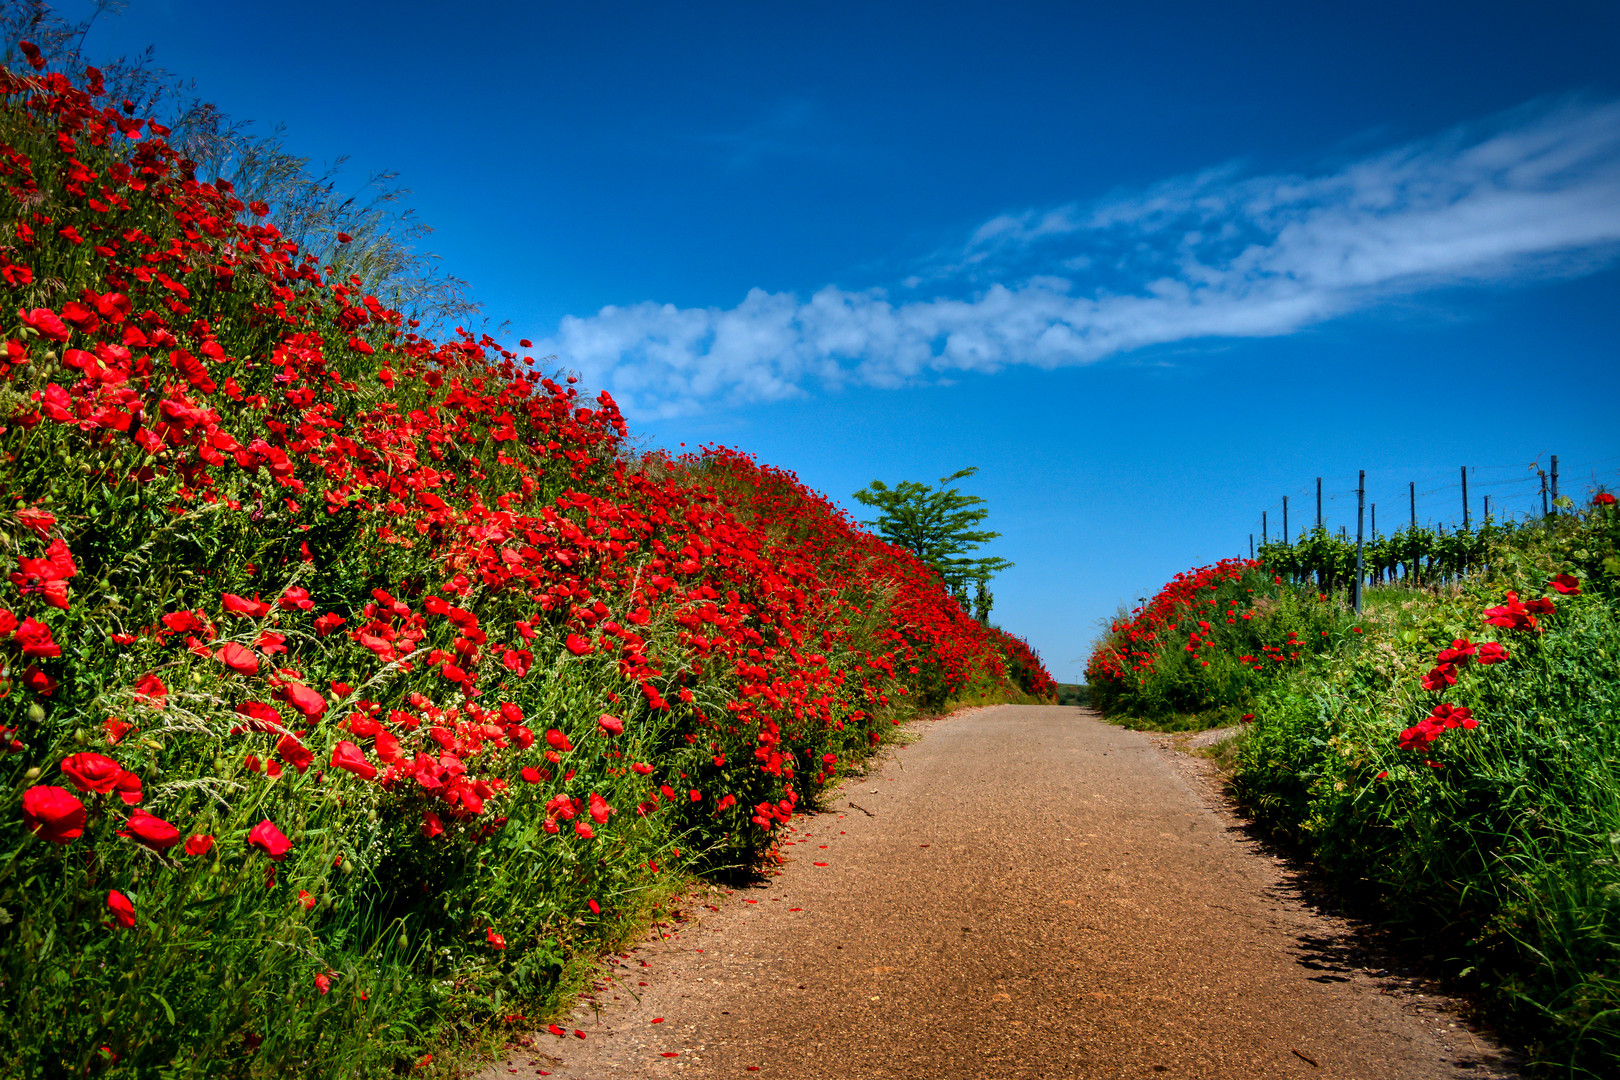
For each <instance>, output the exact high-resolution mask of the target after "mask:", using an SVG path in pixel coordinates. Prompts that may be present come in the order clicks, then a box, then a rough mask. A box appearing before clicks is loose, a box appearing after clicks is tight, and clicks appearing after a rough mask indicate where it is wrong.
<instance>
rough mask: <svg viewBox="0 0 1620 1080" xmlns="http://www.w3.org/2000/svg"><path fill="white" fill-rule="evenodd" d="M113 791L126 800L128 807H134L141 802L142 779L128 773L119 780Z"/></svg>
mask: <svg viewBox="0 0 1620 1080" xmlns="http://www.w3.org/2000/svg"><path fill="white" fill-rule="evenodd" d="M113 790H114V791H116V792H117V793H118V797H119V798H120V799H122V800H124V804H125V805H126V806H134V805H135V804H136V803H138V802H140V801H141V778H140V777H139V776H137V775H135V774H134V773H132V772H126V773H124V775H122V776H120V777H119V778H118V783H117V784H115V785H114V786H113Z"/></svg>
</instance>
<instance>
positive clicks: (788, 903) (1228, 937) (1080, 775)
mask: <svg viewBox="0 0 1620 1080" xmlns="http://www.w3.org/2000/svg"><path fill="white" fill-rule="evenodd" d="M916 730H917V731H918V732H919V734H920V735H921V738H920V739H918V741H916V742H915V743H913V744H911V745H909V746H906V747H902V748H900V749H899V750H898V751H896V752H895V754H894V755H893V756H892V757H891V758H890V759H889V760H888V761H886V762H884V763H881V764H874V771H872V772H871V773H870V774H868V775H867V776H865V777H857V778H852V779H851V780H849V781H848V782H847V783H846V784H845V786H844V789H843V792H842V794H840V795H839V796H838V797H837V798H836V799H834V800H833V805H834V806H835V807H836V812H833V813H826V814H821V815H817V816H814V817H810V818H807V819H804V824H802V825H801V826H800V827H799V830H798V832H797V833H796V834H795V835H794V836H793V838H792V839H793V844H792V845H791V846H788V847H786V848H785V850H784V853H785V855H786V856H787V859H788V861H787V862H786V863H785V865H784V866H783V868H782V869H781V871H780V873H778V874H777V875H776V876H773V877H771V878H769V879H768V880H767V882H766V884H765V885H763V886H761V887H758V888H750V889H738V890H736V891H735V892H734V893H729V894H728V893H725V892H722V891H716V892H715V893H714V894H712V895H698V896H695V897H692V898H690V899H689V900H688V901H687V902H686V906H685V910H683V912H682V917H681V918H678V919H672V920H671V921H670V922H669V924H668V925H667V926H665V927H663V928H661V929H660V930H658V931H656V932H655V933H654V935H653V936H652V937H651V938H650V939H649V941H648V942H647V943H646V944H644V945H643V946H641V947H639V948H637V949H635V950H632V951H631V952H630V953H628V954H626V955H624V956H621V957H614V958H612V961H613V966H612V967H611V969H610V970H611V972H612V974H613V978H612V979H606V980H604V982H603V984H602V987H601V989H600V992H599V993H598V995H597V1002H596V1003H595V1004H594V1005H593V1004H590V1003H587V1004H583V1005H582V1006H581V1007H580V1009H579V1010H578V1011H576V1013H575V1015H574V1017H573V1019H572V1020H571V1022H569V1024H568V1027H569V1029H570V1031H572V1029H574V1028H576V1027H577V1028H578V1029H579V1030H581V1031H583V1032H584V1033H585V1035H586V1038H585V1039H583V1040H579V1039H576V1038H574V1037H573V1036H572V1035H569V1036H568V1037H565V1038H562V1039H558V1038H556V1037H553V1036H551V1035H549V1034H541V1035H538V1036H535V1037H534V1039H533V1045H532V1046H529V1047H518V1048H514V1052H513V1053H512V1055H511V1056H510V1057H509V1058H508V1059H506V1060H504V1061H500V1062H497V1063H495V1064H493V1065H491V1066H489V1067H488V1068H487V1069H486V1070H485V1071H484V1072H483V1073H482V1074H480V1075H481V1076H482V1077H483V1078H486V1080H494V1078H497V1077H509V1076H512V1075H514V1074H517V1075H522V1076H535V1075H546V1074H549V1075H551V1076H554V1077H559V1078H564V1077H566V1078H570V1080H606V1078H608V1077H648V1078H654V1077H677V1076H680V1077H726V1078H746V1077H754V1076H757V1077H760V1078H761V1080H765V1078H770V1080H811V1078H814V1080H866V1078H880V1077H881V1078H891V1080H901V1078H905V1080H912V1078H918V1080H923V1078H935V1077H938V1078H952V1080H956V1078H961V1080H969V1078H972V1080H998V1078H1019V1080H1022V1078H1031V1080H1033V1078H1060V1077H1061V1078H1080V1077H1085V1078H1099V1080H1101V1078H1112V1077H1160V1076H1171V1077H1174V1076H1182V1077H1200V1078H1203V1077H1210V1078H1215V1077H1231V1078H1234V1080H1237V1078H1243V1080H1250V1078H1257V1077H1362V1078H1368V1080H1372V1078H1386V1077H1387V1078H1395V1077H1401V1078H1406V1077H1411V1078H1425V1080H1427V1078H1441V1077H1446V1078H1450V1077H1500V1076H1509V1075H1513V1074H1512V1073H1511V1071H1510V1070H1509V1067H1508V1066H1507V1064H1506V1063H1505V1061H1506V1058H1507V1055H1505V1054H1504V1053H1503V1052H1502V1051H1501V1050H1500V1049H1499V1048H1497V1047H1496V1046H1495V1045H1494V1044H1493V1043H1492V1042H1491V1041H1490V1040H1489V1038H1488V1037H1487V1036H1486V1035H1484V1034H1481V1033H1478V1032H1477V1031H1471V1030H1470V1029H1469V1028H1468V1026H1467V1025H1466V1024H1465V1023H1464V1022H1463V1021H1462V1020H1461V1019H1460V1018H1459V1017H1458V1016H1457V1015H1456V1013H1455V1011H1454V1010H1453V1008H1452V1006H1451V1004H1450V1003H1448V1002H1447V1001H1445V1000H1444V999H1443V998H1439V997H1437V996H1435V995H1434V994H1432V993H1430V992H1427V991H1426V989H1425V988H1424V987H1422V986H1421V985H1417V984H1414V983H1412V982H1410V981H1408V980H1404V979H1401V978H1398V977H1396V976H1395V975H1393V974H1391V973H1389V972H1387V971H1382V970H1378V969H1371V970H1369V969H1368V968H1366V967H1363V966H1362V964H1363V963H1369V962H1370V963H1376V961H1369V960H1366V959H1364V958H1362V954H1361V951H1360V946H1359V945H1358V943H1357V940H1356V939H1355V937H1354V935H1353V933H1352V932H1351V930H1350V929H1349V928H1348V927H1347V926H1346V925H1344V924H1343V923H1341V922H1339V921H1337V920H1335V919H1333V918H1330V917H1326V916H1323V915H1321V914H1318V913H1315V912H1313V911H1312V910H1311V909H1310V908H1308V907H1307V906H1306V905H1305V904H1304V903H1302V902H1301V900H1300V899H1299V896H1298V890H1297V887H1296V885H1295V883H1294V879H1293V877H1292V875H1291V874H1290V873H1289V871H1288V869H1287V867H1286V866H1284V865H1283V864H1282V863H1281V862H1279V861H1278V860H1277V859H1275V858H1272V857H1270V856H1269V855H1267V854H1266V853H1264V852H1263V851H1262V850H1260V849H1259V848H1258V847H1257V845H1255V843H1254V842H1253V841H1251V840H1249V839H1248V838H1247V837H1246V836H1245V834H1244V833H1243V832H1242V831H1241V829H1240V828H1239V827H1238V823H1237V822H1236V820H1235V819H1233V818H1232V817H1231V816H1230V814H1229V813H1228V812H1227V811H1226V809H1225V808H1224V807H1223V805H1222V804H1221V801H1220V798H1219V795H1218V793H1217V791H1216V790H1215V788H1214V787H1213V786H1212V785H1211V784H1210V783H1209V782H1208V780H1207V778H1206V777H1204V776H1203V775H1202V774H1201V772H1200V769H1199V763H1198V761H1197V759H1194V758H1192V757H1190V756H1188V755H1186V754H1185V753H1184V752H1182V751H1180V750H1177V749H1175V748H1173V746H1172V745H1171V742H1170V740H1167V739H1164V738H1162V737H1156V736H1152V735H1147V734H1143V733H1140V732H1133V731H1126V730H1123V729H1121V728H1116V727H1112V726H1109V725H1106V724H1103V723H1100V722H1098V721H1097V720H1095V719H1093V718H1092V717H1091V716H1090V714H1088V713H1084V712H1082V711H1080V710H1077V709H1074V708H1070V707H1056V706H1051V707H1024V706H1003V707H999V708H993V709H981V710H976V711H974V712H970V713H966V714H958V715H956V716H953V717H947V718H945V719H942V720H938V721H932V722H928V723H924V724H920V725H917V726H916ZM598 1009H599V1010H600V1011H597V1010H598Z"/></svg>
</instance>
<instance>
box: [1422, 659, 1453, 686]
mask: <svg viewBox="0 0 1620 1080" xmlns="http://www.w3.org/2000/svg"><path fill="white" fill-rule="evenodd" d="M1421 685H1422V687H1423V689H1425V690H1444V689H1445V688H1446V687H1448V686H1456V685H1457V671H1456V669H1455V668H1453V667H1452V666H1451V665H1450V664H1441V665H1440V666H1439V667H1436V668H1434V669H1433V670H1431V671H1430V672H1429V673H1428V674H1427V675H1425V676H1423V679H1422V682H1421Z"/></svg>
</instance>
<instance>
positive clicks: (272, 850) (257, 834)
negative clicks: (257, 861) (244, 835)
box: [248, 818, 292, 862]
mask: <svg viewBox="0 0 1620 1080" xmlns="http://www.w3.org/2000/svg"><path fill="white" fill-rule="evenodd" d="M248 843H249V844H250V845H251V846H253V847H256V848H258V849H259V850H260V851H262V852H264V853H265V854H266V855H268V856H270V858H271V859H272V860H273V861H275V862H280V861H281V860H282V859H285V858H286V857H287V852H289V851H291V850H292V841H291V840H288V839H287V837H286V836H284V835H283V834H282V832H281V830H280V829H278V828H276V827H275V825H274V824H272V823H271V821H270V819H269V818H265V819H264V820H263V821H261V822H259V823H258V824H257V825H255V826H253V830H252V831H251V832H249V833H248Z"/></svg>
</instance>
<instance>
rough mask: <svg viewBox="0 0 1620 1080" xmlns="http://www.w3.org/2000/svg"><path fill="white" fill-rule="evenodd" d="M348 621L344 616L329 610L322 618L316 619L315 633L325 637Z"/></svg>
mask: <svg viewBox="0 0 1620 1080" xmlns="http://www.w3.org/2000/svg"><path fill="white" fill-rule="evenodd" d="M346 621H347V620H346V619H344V618H343V616H341V615H338V614H335V613H333V612H330V611H328V612H327V613H326V614H325V615H322V616H321V617H320V618H318V619H316V620H315V633H317V634H319V635H320V636H321V637H325V636H326V635H327V634H330V633H331V632H332V631H333V630H336V629H337V628H338V627H340V626H342V625H343V624H344V623H345V622H346Z"/></svg>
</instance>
